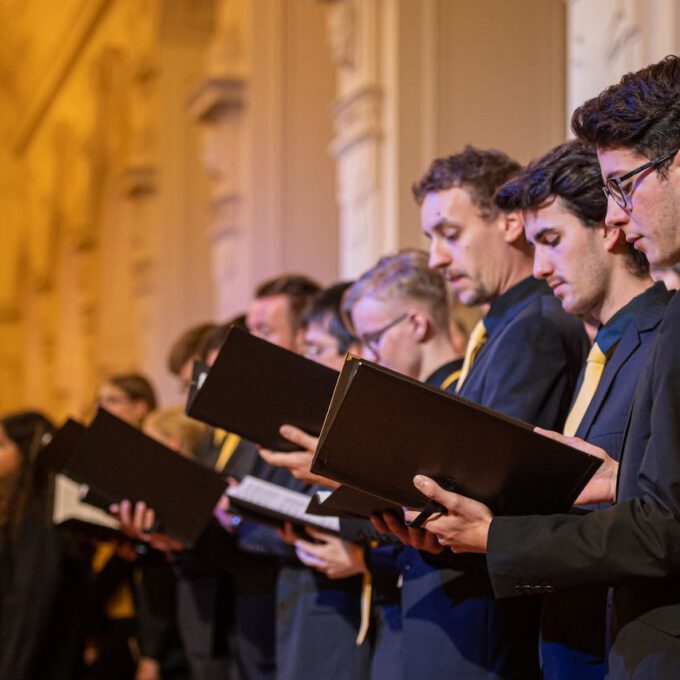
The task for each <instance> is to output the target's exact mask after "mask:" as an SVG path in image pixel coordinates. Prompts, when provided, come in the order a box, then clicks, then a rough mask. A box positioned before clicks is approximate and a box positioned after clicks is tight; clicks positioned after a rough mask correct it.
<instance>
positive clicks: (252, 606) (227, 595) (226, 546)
mask: <svg viewBox="0 0 680 680" xmlns="http://www.w3.org/2000/svg"><path fill="white" fill-rule="evenodd" d="M318 290H319V286H318V285H317V284H316V283H315V282H314V281H312V280H310V279H308V278H307V277H305V276H301V275H293V274H291V275H282V276H279V277H276V278H274V279H271V280H268V281H265V282H264V283H262V284H260V286H258V288H257V290H256V291H255V297H254V300H253V301H252V303H251V305H250V307H249V309H248V314H247V317H246V324H247V327H248V330H249V331H250V332H251V333H252V334H253V335H257V336H258V337H261V338H263V339H265V340H268V341H270V342H272V343H274V344H277V345H279V346H280V347H284V348H285V349H290V350H292V351H300V349H301V348H302V333H303V330H302V326H301V315H302V311H303V310H304V308H305V306H306V304H307V302H308V301H309V299H310V298H311V297H312V296H313V295H314V294H315V293H316V292H318ZM212 330H214V328H212V329H210V331H208V332H211V331H212ZM205 341H206V335H205V334H203V335H202V337H201V338H200V341H195V342H192V343H191V347H193V351H194V354H197V353H199V352H200V351H205V349H206V348H205ZM213 349H214V348H213ZM212 354H213V356H212V357H208V356H206V357H205V359H206V362H207V363H211V359H214V357H215V356H216V351H213V352H212ZM196 358H200V357H196ZM177 363H179V361H178V362H177ZM216 434H217V435H218V436H212V435H211V438H210V441H208V442H206V449H205V450H204V451H202V453H201V457H202V459H203V460H204V462H205V461H211V462H212V461H214V467H215V468H216V469H218V471H220V472H221V473H222V474H223V475H225V476H227V477H231V478H234V479H236V480H238V479H240V478H241V477H242V476H243V475H245V474H250V475H253V476H256V477H261V478H262V479H265V480H267V481H270V482H273V483H276V484H279V485H281V486H287V487H289V488H295V489H296V490H301V489H302V488H303V486H304V485H303V484H302V483H300V482H298V481H297V480H295V479H294V478H293V477H292V476H291V475H290V474H289V473H288V471H287V470H281V469H278V468H274V467H272V466H270V465H268V464H267V463H266V462H265V461H263V460H262V459H261V458H260V457H259V456H258V455H257V449H256V446H255V444H253V443H252V442H247V441H244V440H241V439H240V437H238V436H236V435H234V434H233V433H225V432H221V433H219V432H218V433H216ZM128 507H129V504H127V506H126V508H125V514H124V515H123V513H122V512H121V520H122V522H123V523H124V524H125V525H126V527H127V528H128V530H129V531H133V532H137V533H138V534H139V536H140V537H143V536H144V534H143V533H142V532H143V530H144V526H145V525H146V524H147V522H145V521H144V519H143V518H144V510H145V506H143V504H138V505H137V507H136V509H135V512H134V517H135V520H134V521H133V520H132V519H131V517H130V513H129V509H128ZM216 514H217V517H218V519H219V521H220V524H222V527H220V526H219V525H218V524H217V522H214V523H213V524H212V525H211V526H209V527H208V529H207V530H206V532H204V534H203V535H202V536H201V538H200V539H199V541H198V542H197V544H196V545H195V546H194V547H193V548H192V550H190V551H181V552H180V554H179V560H178V568H179V570H180V572H181V575H182V586H181V588H180V593H179V603H180V612H181V613H182V615H183V616H184V617H185V618H184V620H183V621H181V622H180V628H181V629H182V631H183V634H184V639H185V641H186V643H187V647H188V649H189V658H190V662H191V666H192V672H193V673H194V675H195V676H196V677H197V678H205V679H206V680H208V679H210V678H222V677H224V676H225V673H231V674H232V675H231V676H230V677H233V678H236V679H238V680H273V679H274V678H276V677H277V676H276V639H275V638H276V582H277V577H278V573H279V569H280V567H281V561H282V560H285V559H294V554H293V552H292V550H291V549H290V548H289V547H288V546H287V545H285V543H284V542H283V541H282V540H281V538H280V537H279V535H278V533H277V532H276V531H275V530H274V529H271V528H269V527H264V526H261V525H259V524H257V523H255V522H251V521H243V522H239V521H238V519H236V520H234V518H233V517H232V516H231V515H229V513H228V512H220V511H217V512H216ZM146 539H147V540H150V542H151V544H152V545H153V544H154V541H156V542H160V544H163V545H165V546H167V545H171V544H172V545H173V549H175V548H176V547H177V546H176V545H174V544H176V543H177V542H176V541H172V539H170V541H169V540H168V539H169V537H166V536H163V535H162V534H154V535H153V536H148V535H147V536H146ZM227 633H228V636H229V639H228V640H225V638H224V636H225V634H227Z"/></svg>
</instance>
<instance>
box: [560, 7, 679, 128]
mask: <svg viewBox="0 0 680 680" xmlns="http://www.w3.org/2000/svg"><path fill="white" fill-rule="evenodd" d="M567 12H568V79H567V119H569V117H570V116H571V113H572V111H573V110H574V109H575V108H576V107H577V106H579V105H580V104H582V103H583V102H584V101H585V100H586V99H589V98H590V97H593V96H595V95H597V94H598V93H599V92H601V91H602V90H603V89H604V88H605V87H607V86H608V85H611V84H612V83H615V82H618V80H620V78H621V76H622V75H623V74H624V73H627V72H629V71H635V70H637V69H639V68H642V67H643V66H645V65H647V64H650V63H653V62H655V61H658V60H659V59H661V58H663V57H664V56H666V55H667V54H677V53H678V50H679V49H680V7H679V6H678V3H677V2H675V1H674V0H655V2H649V1H648V0H599V2H597V3H594V2H589V1H588V0H567Z"/></svg>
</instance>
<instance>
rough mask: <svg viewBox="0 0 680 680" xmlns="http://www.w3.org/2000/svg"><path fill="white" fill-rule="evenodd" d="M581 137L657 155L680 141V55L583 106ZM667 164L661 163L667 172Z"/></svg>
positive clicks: (578, 113)
mask: <svg viewBox="0 0 680 680" xmlns="http://www.w3.org/2000/svg"><path fill="white" fill-rule="evenodd" d="M571 127H572V130H573V131H574V133H575V134H576V136H577V137H578V138H579V139H582V140H583V141H585V142H588V143H590V144H594V145H595V146H597V147H599V148H601V149H615V148H618V147H623V148H627V149H633V150H634V151H635V152H636V153H638V154H640V155H641V156H645V157H646V158H650V159H651V158H654V157H656V156H660V155H662V154H664V153H665V152H668V151H672V150H673V149H676V148H677V147H679V146H680V57H677V56H675V55H670V56H668V57H666V58H665V59H662V60H661V61H659V62H657V63H656V64H651V65H650V66H647V67H645V68H643V69H641V70H640V71H636V72H634V73H627V74H626V75H624V76H623V78H621V80H620V81H619V82H618V83H617V84H616V85H612V86H610V87H608V88H607V89H606V90H604V91H603V92H601V93H600V94H599V95H598V96H597V97H594V98H592V99H589V100H588V101H587V102H585V104H582V105H581V106H579V107H578V108H577V109H576V110H575V111H574V113H573V115H572V117H571ZM666 167H668V165H667V164H662V166H661V167H657V170H659V171H660V172H661V174H662V175H663V173H664V171H665V169H666Z"/></svg>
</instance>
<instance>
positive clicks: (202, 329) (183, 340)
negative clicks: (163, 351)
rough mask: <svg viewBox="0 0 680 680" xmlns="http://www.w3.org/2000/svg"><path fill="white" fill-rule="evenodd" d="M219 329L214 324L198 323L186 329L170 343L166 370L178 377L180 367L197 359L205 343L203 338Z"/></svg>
mask: <svg viewBox="0 0 680 680" xmlns="http://www.w3.org/2000/svg"><path fill="white" fill-rule="evenodd" d="M216 328H219V326H218V324H216V323H211V322H208V323H199V324H197V325H195V326H191V328H187V330H185V331H184V332H183V333H182V334H181V335H180V336H179V337H178V338H177V340H175V342H173V343H172V347H171V348H170V352H169V354H168V370H169V371H170V373H172V374H173V375H179V374H180V371H181V370H182V366H184V364H186V363H187V361H191V360H192V359H197V358H198V356H199V353H200V350H201V347H202V346H203V343H204V342H205V338H206V337H207V335H208V334H209V333H211V332H212V331H214V330H215V329H216Z"/></svg>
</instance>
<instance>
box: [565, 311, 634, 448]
mask: <svg viewBox="0 0 680 680" xmlns="http://www.w3.org/2000/svg"><path fill="white" fill-rule="evenodd" d="M631 326H634V324H631ZM631 326H629V327H628V328H627V329H626V332H625V333H624V334H623V337H622V338H621V341H620V342H619V344H618V346H617V347H616V349H615V350H614V355H613V356H612V358H611V359H610V360H609V361H608V362H607V365H606V366H605V369H604V372H603V373H602V378H601V379H600V383H599V384H598V386H597V390H596V391H595V394H594V395H593V398H592V400H591V402H590V404H589V405H588V410H587V411H586V412H585V414H584V416H583V420H581V423H580V424H579V426H578V430H577V431H576V436H577V437H580V438H581V439H588V435H589V434H590V428H591V427H592V425H593V422H595V418H596V417H597V414H598V413H599V411H600V408H602V404H603V403H604V401H605V399H606V398H607V394H609V389H610V388H611V386H612V383H613V382H614V378H616V376H617V374H618V372H619V371H620V370H621V367H622V366H623V365H624V364H625V363H626V361H628V359H629V357H630V356H631V355H632V354H633V353H634V352H635V350H636V349H637V348H638V347H639V346H640V331H639V330H638V329H637V328H632V327H631Z"/></svg>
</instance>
